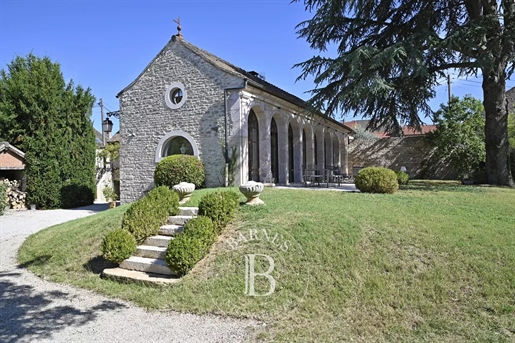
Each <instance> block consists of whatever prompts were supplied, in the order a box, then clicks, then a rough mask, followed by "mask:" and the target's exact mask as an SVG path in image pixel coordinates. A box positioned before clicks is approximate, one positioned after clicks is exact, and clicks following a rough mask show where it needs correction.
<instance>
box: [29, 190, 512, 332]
mask: <svg viewBox="0 0 515 343" xmlns="http://www.w3.org/2000/svg"><path fill="white" fill-rule="evenodd" d="M207 191H209V190H202V191H197V192H195V194H194V198H193V199H192V201H191V204H192V205H194V204H195V203H196V202H198V199H199V197H200V196H201V195H202V194H203V193H205V192H207ZM261 198H262V199H263V200H264V201H265V202H266V204H267V205H266V206H261V207H245V206H243V207H241V210H240V212H239V215H238V219H237V220H236V221H235V222H234V223H233V225H231V227H229V228H228V230H227V232H226V234H225V235H224V237H223V238H222V239H221V240H220V242H219V243H218V244H217V246H216V247H215V248H214V250H213V254H211V256H209V257H208V258H207V259H205V260H204V261H202V262H201V263H200V264H199V265H198V266H197V267H196V268H195V269H194V270H193V272H192V273H190V274H189V275H188V276H186V277H185V278H184V280H183V281H182V282H181V283H180V284H178V285H175V286H172V287H149V286H141V285H134V284H119V283H116V282H113V281H109V280H103V279H100V278H99V277H98V273H99V272H100V270H101V269H102V268H103V267H104V266H105V262H104V261H103V260H102V259H101V258H99V257H98V255H99V245H100V241H101V238H102V236H103V235H104V234H105V233H106V232H107V231H108V230H109V229H111V228H114V227H116V226H119V224H120V220H121V216H122V214H123V212H124V210H125V209H126V207H121V208H118V209H115V210H110V211H107V212H104V213H101V214H98V215H95V216H93V217H88V218H84V219H80V220H77V221H74V222H71V223H67V224H64V225H59V226H56V227H53V228H50V229H47V230H44V231H41V232H39V233H37V234H36V235H33V236H31V237H30V238H29V239H28V240H27V241H26V242H25V244H24V245H23V247H22V248H21V250H20V253H19V260H20V263H22V264H24V265H27V266H29V269H31V270H32V271H34V272H35V273H37V274H40V275H44V276H45V277H48V278H50V279H52V280H54V281H58V282H66V283H70V284H74V285H78V286H81V287H85V288H89V289H93V290H96V291H98V292H101V293H105V294H108V295H113V296H116V297H120V298H123V299H128V300H131V301H134V302H136V303H137V304H139V305H141V306H144V307H148V308H158V309H175V310H183V311H190V312H197V313H204V312H213V313H220V314H226V315H231V316H244V317H254V318H259V319H261V320H264V321H266V322H267V323H269V324H270V325H269V326H268V327H269V328H270V329H269V330H268V331H267V332H264V333H263V334H262V335H261V337H262V338H263V339H265V340H268V339H270V340H273V341H282V342H293V341H299V342H313V341H317V342H343V341H363V342H374V341H377V342H382V341H389V342H417V341H420V342H428V341H432V342H460V341H461V342H471V341H477V342H503V341H506V342H509V341H512V340H514V339H515V230H514V226H513V225H514V224H513V223H514V222H515V190H512V189H503V188H487V187H461V186H454V185H452V184H448V183H444V184H441V185H440V184H429V183H413V184H412V185H410V186H409V188H407V189H404V190H402V191H399V192H398V193H396V194H394V195H373V194H356V193H341V192H331V191H308V190H278V189H266V190H265V192H264V194H263V195H262V197H261ZM249 230H255V234H254V236H255V238H257V239H254V240H253V241H250V240H249V238H250V233H249ZM263 230H266V233H267V234H268V235H269V236H270V239H269V240H267V239H266V236H265V235H264V231H263ZM240 234H241V235H242V236H243V237H245V239H244V238H242V236H241V235H240ZM276 234H277V238H276V239H275V240H273V239H272V238H273V237H274V236H275V235H276ZM238 238H239V244H238V246H237V247H236V248H235V249H232V248H231V247H234V246H235V244H234V241H235V240H236V239H238ZM245 240H247V241H245ZM285 242H286V243H285ZM286 246H287V247H288V248H287V249H286V248H285V247H286ZM281 248H282V249H281ZM249 253H262V254H268V255H270V256H272V257H273V258H274V261H275V270H274V272H273V276H274V278H275V279H276V281H277V288H276V291H275V293H274V294H273V295H272V296H270V297H248V296H245V295H244V294H243V293H244V286H245V283H244V269H245V263H244V255H245V254H249ZM267 267H268V266H265V265H261V268H262V270H263V271H264V270H266V269H267ZM256 270H259V268H257V267H256ZM264 280H265V279H264V278H263V277H260V278H259V277H258V278H256V284H257V286H256V290H257V291H258V292H260V293H264V292H266V291H267V290H268V283H267V282H264Z"/></svg>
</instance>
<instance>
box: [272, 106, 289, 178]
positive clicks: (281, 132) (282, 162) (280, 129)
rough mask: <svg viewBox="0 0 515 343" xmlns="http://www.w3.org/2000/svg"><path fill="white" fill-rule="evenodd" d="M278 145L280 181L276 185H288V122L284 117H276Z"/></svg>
mask: <svg viewBox="0 0 515 343" xmlns="http://www.w3.org/2000/svg"><path fill="white" fill-rule="evenodd" d="M275 121H276V123H277V144H278V150H279V151H278V152H279V153H278V155H279V158H278V164H279V165H278V169H279V180H275V182H276V183H282V184H287V183H288V121H287V120H286V118H285V117H284V116H283V115H276V116H275Z"/></svg>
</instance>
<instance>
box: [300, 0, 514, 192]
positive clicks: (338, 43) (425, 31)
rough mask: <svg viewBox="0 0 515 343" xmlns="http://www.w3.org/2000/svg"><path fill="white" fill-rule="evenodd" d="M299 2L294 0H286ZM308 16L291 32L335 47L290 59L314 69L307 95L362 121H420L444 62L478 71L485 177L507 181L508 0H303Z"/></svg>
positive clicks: (320, 46) (308, 71)
mask: <svg viewBox="0 0 515 343" xmlns="http://www.w3.org/2000/svg"><path fill="white" fill-rule="evenodd" d="M293 1H294V2H300V1H301V0H293ZM302 2H303V3H304V4H305V7H306V10H308V11H313V12H314V16H313V18H312V19H310V20H307V21H305V22H302V23H300V24H299V26H298V34H299V36H300V37H302V38H305V39H306V40H307V42H308V43H310V45H311V47H312V48H313V49H316V50H319V51H322V52H324V51H327V50H328V49H332V48H336V56H335V57H323V56H315V57H313V58H311V59H309V60H307V61H305V62H302V63H299V64H297V65H296V66H297V67H300V68H301V69H302V73H301V75H300V77H299V79H303V78H306V77H307V76H309V75H314V76H315V83H316V84H317V88H316V89H314V90H312V99H311V103H312V105H313V106H314V107H315V108H318V109H322V110H325V111H326V113H327V114H328V115H334V114H335V113H336V112H338V111H342V112H343V113H348V112H351V111H353V112H354V113H359V114H362V115H364V116H365V117H369V118H370V120H371V121H370V126H371V127H372V128H375V127H380V126H381V127H383V128H387V129H389V131H391V132H395V131H398V130H399V127H400V122H401V121H404V122H405V123H407V124H409V125H413V126H418V125H420V124H421V119H420V117H421V116H424V115H426V116H429V115H431V109H430V108H429V105H428V101H429V100H430V99H431V98H432V97H434V95H435V92H434V87H435V86H436V85H438V81H439V79H441V78H443V77H445V76H446V75H445V73H446V72H447V71H449V70H453V69H456V70H459V72H460V75H461V76H467V75H477V74H478V73H481V74H482V75H483V83H482V87H483V98H484V100H483V104H484V108H485V113H486V125H485V140H486V141H485V144H486V174H487V178H488V183H490V184H498V185H513V181H512V178H511V175H510V169H509V162H508V156H509V146H508V137H507V121H508V114H507V110H506V98H505V92H506V79H509V78H510V76H511V75H512V74H513V71H514V68H515V66H514V62H515V0H502V1H493V0H464V1H456V0H445V1H444V0H434V1H423V0H399V1H391V0H376V1H370V0H303V1H302Z"/></svg>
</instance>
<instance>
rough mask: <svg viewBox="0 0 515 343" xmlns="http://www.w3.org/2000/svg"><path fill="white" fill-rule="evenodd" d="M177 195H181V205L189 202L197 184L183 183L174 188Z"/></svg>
mask: <svg viewBox="0 0 515 343" xmlns="http://www.w3.org/2000/svg"><path fill="white" fill-rule="evenodd" d="M172 188H173V190H174V191H175V192H177V194H179V204H181V205H182V204H184V203H185V202H188V200H190V197H191V193H193V191H194V190H195V184H193V183H189V182H181V183H179V184H177V185H175V186H173V187H172Z"/></svg>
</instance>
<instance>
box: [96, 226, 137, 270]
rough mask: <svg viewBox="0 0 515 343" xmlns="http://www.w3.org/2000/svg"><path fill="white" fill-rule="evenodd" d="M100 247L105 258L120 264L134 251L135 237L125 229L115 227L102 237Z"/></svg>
mask: <svg viewBox="0 0 515 343" xmlns="http://www.w3.org/2000/svg"><path fill="white" fill-rule="evenodd" d="M101 248H102V256H103V257H104V258H105V259H106V260H108V261H111V262H114V263H118V264H120V263H122V261H123V260H125V259H126V258H129V257H131V255H132V254H133V253H134V252H135V251H136V239H135V238H134V236H133V235H131V233H130V232H128V231H127V230H124V229H115V230H113V231H111V232H109V233H108V234H107V235H106V236H105V237H104V239H103V240H102V247H101Z"/></svg>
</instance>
